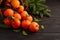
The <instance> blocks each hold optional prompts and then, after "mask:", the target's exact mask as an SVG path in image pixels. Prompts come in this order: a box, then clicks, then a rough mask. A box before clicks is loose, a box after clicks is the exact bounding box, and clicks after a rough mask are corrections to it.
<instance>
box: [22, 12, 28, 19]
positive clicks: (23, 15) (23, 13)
mask: <svg viewBox="0 0 60 40" xmlns="http://www.w3.org/2000/svg"><path fill="white" fill-rule="evenodd" d="M27 14H28V12H27V11H23V12H22V13H21V18H22V19H25V18H26V16H27Z"/></svg>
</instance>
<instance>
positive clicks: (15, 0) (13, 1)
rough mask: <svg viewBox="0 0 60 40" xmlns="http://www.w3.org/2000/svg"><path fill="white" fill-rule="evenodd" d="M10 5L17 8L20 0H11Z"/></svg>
mask: <svg viewBox="0 0 60 40" xmlns="http://www.w3.org/2000/svg"><path fill="white" fill-rule="evenodd" d="M11 5H12V7H13V8H15V9H16V8H18V7H19V6H20V2H19V1H18V0H12V1H11Z"/></svg>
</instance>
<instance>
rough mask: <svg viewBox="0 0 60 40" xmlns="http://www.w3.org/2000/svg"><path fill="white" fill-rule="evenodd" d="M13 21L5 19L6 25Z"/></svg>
mask: <svg viewBox="0 0 60 40" xmlns="http://www.w3.org/2000/svg"><path fill="white" fill-rule="evenodd" d="M11 21H12V20H10V19H4V24H5V25H10V24H11Z"/></svg>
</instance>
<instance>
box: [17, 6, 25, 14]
mask: <svg viewBox="0 0 60 40" xmlns="http://www.w3.org/2000/svg"><path fill="white" fill-rule="evenodd" d="M23 11H24V6H22V5H20V6H19V9H18V10H17V12H19V13H22V12H23Z"/></svg>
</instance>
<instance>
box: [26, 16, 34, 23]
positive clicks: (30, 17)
mask: <svg viewBox="0 0 60 40" xmlns="http://www.w3.org/2000/svg"><path fill="white" fill-rule="evenodd" d="M25 20H29V21H31V22H32V21H33V17H32V16H31V15H28V16H26V18H25Z"/></svg>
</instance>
